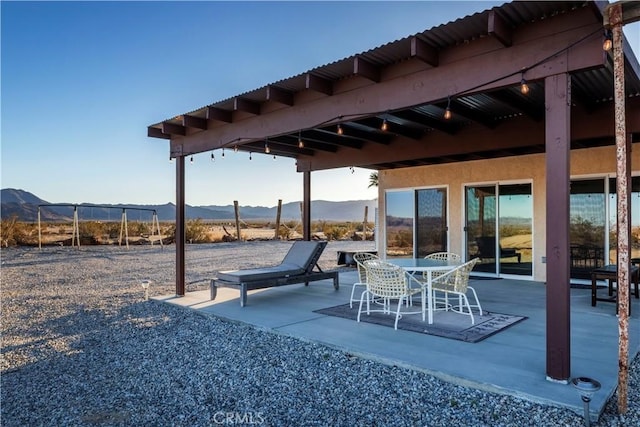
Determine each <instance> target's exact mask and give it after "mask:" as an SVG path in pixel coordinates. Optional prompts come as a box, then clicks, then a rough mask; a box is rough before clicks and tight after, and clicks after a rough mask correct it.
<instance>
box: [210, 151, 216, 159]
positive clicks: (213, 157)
mask: <svg viewBox="0 0 640 427" xmlns="http://www.w3.org/2000/svg"><path fill="white" fill-rule="evenodd" d="M211 161H212V162H215V161H216V156H215V154H213V151H212V152H211Z"/></svg>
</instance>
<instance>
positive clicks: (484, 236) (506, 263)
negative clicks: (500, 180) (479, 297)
mask: <svg viewBox="0 0 640 427" xmlns="http://www.w3.org/2000/svg"><path fill="white" fill-rule="evenodd" d="M465 195H466V227H465V231H466V249H467V254H468V258H469V259H471V258H475V257H477V258H479V259H480V261H479V263H478V264H476V267H475V271H478V272H484V273H490V274H497V273H499V274H514V275H521V276H531V275H532V274H533V269H532V259H533V229H532V227H533V198H532V194H531V184H529V183H526V184H506V185H499V184H494V185H484V186H469V187H466V189H465Z"/></svg>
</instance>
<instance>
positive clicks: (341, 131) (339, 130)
mask: <svg viewBox="0 0 640 427" xmlns="http://www.w3.org/2000/svg"><path fill="white" fill-rule="evenodd" d="M342 134H344V131H343V130H342V126H340V125H338V135H342Z"/></svg>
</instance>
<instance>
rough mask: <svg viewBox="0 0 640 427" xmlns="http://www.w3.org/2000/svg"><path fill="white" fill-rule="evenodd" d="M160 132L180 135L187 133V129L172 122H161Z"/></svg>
mask: <svg viewBox="0 0 640 427" xmlns="http://www.w3.org/2000/svg"><path fill="white" fill-rule="evenodd" d="M162 133H165V134H169V135H182V136H185V135H186V134H187V129H186V128H185V127H184V126H180V125H174V124H173V123H167V122H162Z"/></svg>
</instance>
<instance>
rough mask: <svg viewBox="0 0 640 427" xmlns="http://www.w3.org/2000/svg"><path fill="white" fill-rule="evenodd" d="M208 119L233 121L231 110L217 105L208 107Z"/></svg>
mask: <svg viewBox="0 0 640 427" xmlns="http://www.w3.org/2000/svg"><path fill="white" fill-rule="evenodd" d="M207 120H217V121H219V122H225V123H231V122H232V120H233V119H232V116H231V111H227V110H223V109H221V108H216V107H208V108H207Z"/></svg>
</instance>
